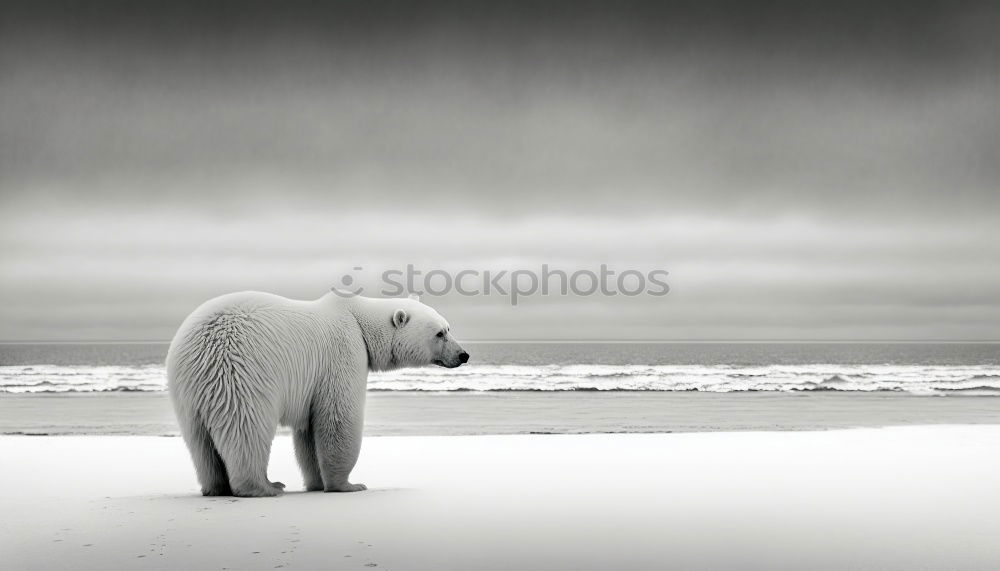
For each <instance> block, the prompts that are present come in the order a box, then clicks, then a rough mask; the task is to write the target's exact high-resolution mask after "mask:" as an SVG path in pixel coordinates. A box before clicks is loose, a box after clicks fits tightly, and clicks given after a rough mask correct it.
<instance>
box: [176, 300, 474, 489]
mask: <svg viewBox="0 0 1000 571" xmlns="http://www.w3.org/2000/svg"><path fill="white" fill-rule="evenodd" d="M449 329H450V328H449V326H448V322H447V321H445V320H444V318H442V317H441V316H440V315H438V313H437V312H436V311H434V310H433V309H431V308H430V307H428V306H426V305H423V304H421V303H420V302H418V301H415V300H411V299H372V298H366V297H360V296H357V297H341V296H340V295H337V294H335V293H329V294H327V295H325V296H323V297H322V298H320V299H318V300H315V301H298V300H291V299H287V298H284V297H280V296H277V295H272V294H268V293H261V292H242V293H234V294H229V295H224V296H221V297H218V298H215V299H212V300H210V301H208V302H206V303H205V304H203V305H202V306H201V307H199V308H198V309H196V310H195V311H194V312H193V313H192V314H191V315H190V316H188V318H187V319H186V320H185V321H184V323H183V324H182V325H181V327H180V329H179V330H178V331H177V334H176V335H175V336H174V339H173V341H172V342H171V344H170V350H169V352H168V354H167V378H168V385H169V389H170V394H171V398H172V400H173V404H174V409H175V411H176V413H177V418H178V420H179V422H180V426H181V431H182V433H183V435H184V440H185V442H186V443H187V445H188V448H189V449H190V451H191V458H192V460H193V461H194V465H195V470H196V472H197V475H198V481H199V482H200V483H201V487H202V493H204V494H205V495H236V496H274V495H278V494H280V493H281V490H282V488H284V485H283V484H281V483H280V482H271V481H269V480H268V478H267V463H268V458H269V456H270V450H271V441H272V440H273V439H274V434H275V431H276V430H277V426H278V425H279V424H281V425H284V426H289V427H291V428H292V429H293V431H294V441H295V454H296V457H297V459H298V462H299V466H300V468H301V469H302V474H303V477H304V479H305V484H306V489H307V490H325V491H340V492H343V491H357V490H363V489H365V487H364V485H363V484H351V483H350V482H349V481H348V476H349V475H350V473H351V470H352V469H353V468H354V464H355V463H356V462H357V458H358V454H359V452H360V450H361V432H362V426H363V423H364V404H365V389H366V384H367V379H368V371H369V370H387V369H394V368H398V367H407V366H421V365H428V364H431V363H437V364H440V365H443V366H449V367H455V366H458V365H460V364H461V363H462V362H464V361H463V360H462V359H461V358H460V356H461V355H463V354H464V351H463V350H462V347H461V346H460V345H459V344H458V343H457V342H456V341H455V340H454V338H452V337H451V334H450V333H449V332H448V330H449ZM442 331H444V332H445V335H443V336H441V337H438V336H437V334H438V333H439V332H442ZM464 357H465V358H468V355H467V354H464Z"/></svg>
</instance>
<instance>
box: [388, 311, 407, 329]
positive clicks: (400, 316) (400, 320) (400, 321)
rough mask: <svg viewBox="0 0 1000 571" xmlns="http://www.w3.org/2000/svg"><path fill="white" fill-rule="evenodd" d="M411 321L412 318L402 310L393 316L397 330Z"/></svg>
mask: <svg viewBox="0 0 1000 571" xmlns="http://www.w3.org/2000/svg"><path fill="white" fill-rule="evenodd" d="M409 320H410V316H409V315H408V314H407V313H406V312H405V311H403V310H402V309H397V310H396V311H395V312H394V313H393V314H392V324H393V325H395V326H396V327H397V328H399V327H402V326H404V325H406V323H407V322H408V321H409Z"/></svg>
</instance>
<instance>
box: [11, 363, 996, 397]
mask: <svg viewBox="0 0 1000 571" xmlns="http://www.w3.org/2000/svg"><path fill="white" fill-rule="evenodd" d="M368 387H369V389H372V390H379V391H516V390H528V391H572V390H577V391H588V390H589V391H615V390H619V391H704V392H719V393H726V392H740V391H773V392H793V391H843V392H873V391H899V392H907V393H913V394H926V395H935V394H969V395H1000V367H996V366H987V365H977V366H940V365H837V364H808V365H764V366H746V367H742V366H720V365H713V366H703V365H656V366H645V365H546V366H524V365H495V366H490V365H473V366H465V367H461V368H458V369H450V370H449V369H441V368H438V367H428V368H423V369H407V370H401V371H392V372H383V373H373V374H372V375H371V376H370V378H369V383H368ZM165 389H166V376H165V373H164V369H163V367H162V366H161V365H141V366H81V365H74V366H57V365H23V366H20V365H18V366H0V392H6V393H72V392H81V393H86V392H104V391H150V392H155V391H163V390H165Z"/></svg>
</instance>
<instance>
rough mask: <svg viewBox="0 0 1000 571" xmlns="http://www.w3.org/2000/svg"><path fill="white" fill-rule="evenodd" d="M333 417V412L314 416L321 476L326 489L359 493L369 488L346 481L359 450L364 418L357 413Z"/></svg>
mask: <svg viewBox="0 0 1000 571" xmlns="http://www.w3.org/2000/svg"><path fill="white" fill-rule="evenodd" d="M345 416H346V418H345V417H341V418H336V417H335V415H333V414H325V415H318V416H316V417H314V418H313V435H314V437H315V439H316V458H317V460H318V462H319V470H320V474H321V475H322V477H323V491H325V492H359V491H361V490H366V489H368V488H367V486H365V485H364V484H352V483H351V482H350V481H349V477H350V475H351V470H353V469H354V465H355V464H356V463H357V461H358V455H359V454H360V453H361V433H362V429H363V427H364V420H363V417H362V414H361V413H360V412H358V413H357V417H356V418H355V417H354V416H355V415H354V414H353V413H352V414H348V415H345Z"/></svg>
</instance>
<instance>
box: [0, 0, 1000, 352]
mask: <svg viewBox="0 0 1000 571" xmlns="http://www.w3.org/2000/svg"><path fill="white" fill-rule="evenodd" d="M283 6H284V7H281V8H276V7H274V6H263V5H262V6H257V5H254V4H252V3H250V4H248V3H239V4H230V3H213V4H212V5H211V6H204V5H202V4H198V5H194V4H186V3H183V2H172V3H163V4H160V5H155V6H153V5H151V6H143V7H142V9H141V10H138V9H137V8H136V7H135V6H134V5H133V4H132V3H128V2H97V3H88V4H87V5H86V6H84V5H79V4H77V3H47V4H44V5H40V4H37V3H30V4H29V3H23V4H22V3H17V2H14V3H5V4H4V6H3V7H0V72H2V73H0V93H2V96H0V225H2V226H0V293H2V299H3V302H2V303H0V338H2V339H25V338H45V339H72V338H158V339H162V338H165V337H167V336H169V334H170V332H171V330H172V328H173V327H175V326H176V323H177V322H178V321H179V319H180V318H182V317H183V315H184V313H185V312H186V311H187V310H189V309H190V308H191V307H193V306H194V305H196V304H197V303H198V302H200V301H201V300H203V299H204V298H205V297H207V296H210V295H215V294H217V293H221V292H224V291H230V290H233V289H247V288H257V289H269V290H274V291H278V292H280V293H284V294H287V295H292V296H300V297H314V296H316V295H319V294H320V293H321V292H322V291H323V290H324V289H325V288H326V287H327V286H329V285H332V283H334V281H335V280H336V279H337V278H338V277H339V276H340V275H341V273H342V272H344V271H346V270H347V269H349V268H351V267H353V266H355V265H363V266H365V267H366V268H372V269H377V268H386V267H398V266H399V265H401V264H405V263H408V262H412V263H416V264H418V265H422V266H424V267H443V268H448V269H460V268H464V267H471V268H478V269H488V268H502V267H511V266H518V265H521V266H530V265H535V266H537V265H539V264H541V263H545V262H547V263H550V264H552V265H562V266H565V267H594V266H595V265H597V264H600V263H608V264H611V265H617V266H619V267H621V268H624V266H626V265H634V266H637V267H663V268H665V269H668V270H670V271H671V284H672V286H673V287H674V291H673V292H672V293H671V295H670V296H667V298H663V299H635V300H632V299H629V300H623V299H596V298H588V299H544V300H542V299H538V300H528V301H527V302H526V303H525V305H524V307H519V308H518V309H516V310H514V309H511V308H510V307H509V306H507V305H505V303H504V301H503V300H497V299H487V298H476V299H473V300H470V299H464V298H456V297H448V298H444V299H440V300H435V303H436V304H437V305H439V306H441V307H442V309H443V310H444V311H445V312H446V314H448V315H449V317H450V318H451V320H452V321H453V322H455V323H459V322H461V321H465V325H466V326H467V327H469V330H470V332H471V334H472V336H474V337H479V338H498V337H505V338H513V337H523V336H525V335H527V336H530V337H533V338H544V337H549V338H568V337H574V336H577V337H587V338H670V339H681V338H779V337H787V338H879V337H884V338H913V339H931V338H955V339H970V338H993V339H995V338H998V337H1000V331H998V329H1000V325H998V321H997V320H996V317H997V308H998V307H1000V299H998V298H997V295H996V294H995V293H994V292H996V291H1000V288H998V287H997V286H1000V274H998V273H997V271H996V270H995V269H994V268H995V267H996V263H995V262H996V260H997V259H998V254H1000V251H998V248H1000V239H998V238H1000V236H998V231H997V230H996V228H997V227H1000V224H998V223H1000V220H998V216H1000V215H998V214H997V212H1000V210H998V208H1000V193H998V192H997V188H998V184H1000V166H998V165H1000V161H997V160H996V159H997V156H998V151H1000V113H997V101H1000V72H998V64H997V62H998V56H1000V40H998V38H997V35H996V34H995V30H996V29H997V28H998V27H1000V10H997V9H996V7H995V6H994V5H991V4H989V3H882V4H879V5H878V6H872V5H870V3H853V2H847V3H835V4H832V3H809V2H807V3H801V2H794V3H791V2H789V3H786V2H775V3H753V5H752V6H749V5H747V4H745V3H736V2H698V3H615V4H613V5H612V4H603V3H532V4H511V5H508V4H502V3H495V4H485V3H484V4H479V5H475V4H467V3H449V2H440V3H438V2H435V3H420V4H413V3H407V2H403V3H396V2H391V3H384V2H375V3H370V2H364V3H335V4H329V3H323V4H296V5H283Z"/></svg>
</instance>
